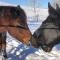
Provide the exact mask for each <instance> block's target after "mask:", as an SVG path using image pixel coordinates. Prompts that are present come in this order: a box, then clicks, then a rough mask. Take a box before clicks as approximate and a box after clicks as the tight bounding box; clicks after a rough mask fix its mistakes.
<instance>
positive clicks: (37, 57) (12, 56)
mask: <svg viewBox="0 0 60 60" xmlns="http://www.w3.org/2000/svg"><path fill="white" fill-rule="evenodd" d="M5 4H7V5H10V4H8V3H2V2H0V5H5ZM11 6H12V5H11ZM13 6H15V5H13ZM25 10H26V12H29V13H27V15H28V16H29V15H30V13H31V12H30V11H29V10H28V9H26V8H25ZM38 10H39V11H38V13H39V12H40V13H39V14H42V15H39V17H40V16H42V18H43V17H44V19H45V18H46V16H47V15H48V13H47V10H46V9H45V10H44V9H43V11H44V12H41V11H42V9H38ZM32 12H33V10H32ZM32 15H34V14H32ZM40 19H41V18H39V20H40ZM44 19H42V20H44ZM40 25H41V21H39V22H31V21H30V22H28V26H29V28H30V30H31V32H32V34H33V33H34V31H35V30H36V29H37V28H38V27H39V26H40ZM32 27H33V28H32ZM6 41H7V50H6V51H7V55H8V58H7V59H6V60H60V44H59V45H56V46H55V47H54V48H53V49H52V51H51V52H50V53H46V52H44V51H43V50H42V49H41V48H40V49H36V48H33V47H32V46H26V45H24V44H22V43H21V42H19V41H17V40H16V39H15V38H13V37H12V36H10V35H9V34H8V33H7V40H6ZM0 60H2V57H1V56H0Z"/></svg>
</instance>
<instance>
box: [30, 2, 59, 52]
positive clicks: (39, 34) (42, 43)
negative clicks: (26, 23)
mask: <svg viewBox="0 0 60 60" xmlns="http://www.w3.org/2000/svg"><path fill="white" fill-rule="evenodd" d="M48 12H49V16H48V17H47V18H46V20H44V21H43V22H42V24H41V26H40V27H39V28H38V29H37V30H36V31H35V32H34V34H33V36H34V38H35V41H34V40H32V41H31V43H32V45H33V46H34V47H35V48H39V47H41V48H42V49H43V50H44V51H45V52H50V51H51V50H52V48H53V47H54V46H55V45H56V44H59V43H60V8H59V6H58V5H57V4H56V9H54V8H53V7H52V6H51V5H50V3H48ZM33 43H35V44H33Z"/></svg>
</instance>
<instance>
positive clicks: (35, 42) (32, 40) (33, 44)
mask: <svg viewBox="0 0 60 60" xmlns="http://www.w3.org/2000/svg"><path fill="white" fill-rule="evenodd" d="M29 45H31V46H33V47H34V48H37V39H36V38H34V36H32V37H31V39H30V43H29Z"/></svg>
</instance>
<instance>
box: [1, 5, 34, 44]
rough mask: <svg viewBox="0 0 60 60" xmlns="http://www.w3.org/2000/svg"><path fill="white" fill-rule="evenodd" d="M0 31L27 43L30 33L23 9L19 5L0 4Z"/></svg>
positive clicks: (30, 37)
mask: <svg viewBox="0 0 60 60" xmlns="http://www.w3.org/2000/svg"><path fill="white" fill-rule="evenodd" d="M0 32H2V33H3V32H8V33H9V34H10V35H11V36H13V37H14V38H16V39H17V40H19V41H21V42H22V43H24V44H27V45H28V44H29V41H30V39H34V38H32V34H31V32H30V30H29V27H28V24H27V16H26V13H25V11H24V10H23V9H22V8H21V7H20V6H17V7H14V6H0Z"/></svg>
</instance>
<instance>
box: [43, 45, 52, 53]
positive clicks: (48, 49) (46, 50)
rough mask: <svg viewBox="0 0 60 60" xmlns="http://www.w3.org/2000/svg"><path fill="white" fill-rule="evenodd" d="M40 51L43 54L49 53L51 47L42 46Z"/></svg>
mask: <svg viewBox="0 0 60 60" xmlns="http://www.w3.org/2000/svg"><path fill="white" fill-rule="evenodd" d="M42 49H43V50H44V51H45V52H51V50H52V49H51V47H47V46H43V47H42Z"/></svg>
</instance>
